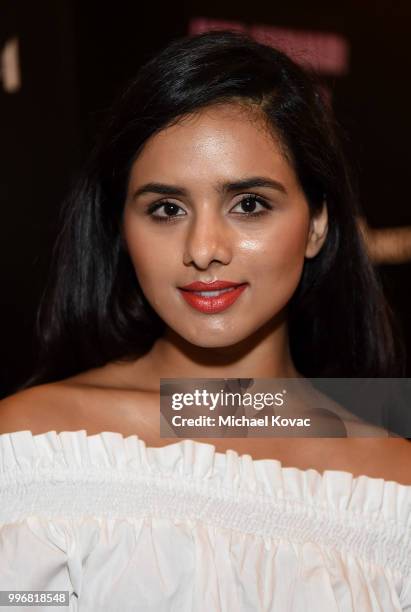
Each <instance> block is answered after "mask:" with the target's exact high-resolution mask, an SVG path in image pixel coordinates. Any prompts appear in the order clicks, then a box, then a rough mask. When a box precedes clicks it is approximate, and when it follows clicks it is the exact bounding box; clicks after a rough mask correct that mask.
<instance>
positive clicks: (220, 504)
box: [0, 430, 411, 612]
mask: <svg viewBox="0 0 411 612" xmlns="http://www.w3.org/2000/svg"><path fill="white" fill-rule="evenodd" d="M0 502H1V503H0V590H65V591H69V598H70V599H69V601H70V604H69V608H68V609H69V610H81V611H84V612H85V611H93V612H102V611H110V612H128V611H139V612H140V611H141V612H154V611H155V612H160V611H161V612H217V611H218V612H257V611H258V612H262V611H270V612H271V611H272V612H274V611H275V612H294V611H298V612H306V611H313V612H337V611H338V612H341V611H343V612H351V611H354V610H355V611H356V612H369V611H370V612H371V611H373V612H376V611H378V612H393V611H394V610H395V611H400V610H411V486H405V485H401V484H398V483H396V482H392V481H385V480H383V479H381V478H370V477H367V476H360V477H357V478H354V477H353V476H352V474H350V473H348V472H343V471H331V470H330V471H326V472H324V474H323V475H321V474H319V473H318V472H317V471H315V470H313V469H309V470H300V469H297V468H290V467H282V465H281V463H280V462H279V461H277V460H272V459H267V460H265V459H264V460H261V459H259V460H253V459H252V457H251V456H250V455H247V454H244V455H239V454H238V453H237V452H235V451H233V450H228V451H227V452H225V453H220V452H216V449H215V447H214V446H213V445H211V444H206V443H200V442H194V441H192V440H180V441H178V442H175V443H172V444H169V445H167V446H164V447H161V448H148V447H146V445H145V443H144V441H143V440H141V439H140V438H138V436H136V435H132V436H129V437H123V436H122V435H121V434H119V433H113V432H103V433H100V434H96V435H90V436H87V433H86V431H85V430H80V431H74V432H62V433H56V432H55V431H49V432H47V433H44V434H38V435H33V434H32V433H31V432H30V431H18V432H14V433H10V434H3V435H1V436H0ZM5 609H6V608H5ZM7 609H8V608H7ZM9 609H10V610H11V609H13V610H17V609H20V608H15V607H13V608H9ZM21 609H22V610H23V609H24V610H27V608H21ZM34 609H37V610H38V609H39V608H34ZM41 609H43V608H41ZM44 610H49V611H50V610H67V607H65V608H61V607H45V608H44Z"/></svg>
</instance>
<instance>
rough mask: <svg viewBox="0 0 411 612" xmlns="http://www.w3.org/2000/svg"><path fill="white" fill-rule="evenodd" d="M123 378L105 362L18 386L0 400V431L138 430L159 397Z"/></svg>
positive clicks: (131, 431) (113, 367)
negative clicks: (33, 384) (64, 376)
mask: <svg viewBox="0 0 411 612" xmlns="http://www.w3.org/2000/svg"><path fill="white" fill-rule="evenodd" d="M123 378H125V377H124V376H123V368H122V367H121V366H117V365H116V364H108V365H107V366H104V367H102V368H96V369H95V370H89V371H87V372H83V373H81V374H78V375H76V376H73V377H70V378H67V379H65V380H62V381H58V382H54V383H49V384H44V385H38V386H36V387H31V388H29V389H26V390H24V391H20V392H19V393H16V394H15V395H12V396H10V397H8V398H6V399H4V400H2V401H0V434H2V433H11V432H13V431H22V430H30V431H32V433H33V434H36V433H44V432H46V431H53V430H55V431H76V430H80V429H85V430H86V431H87V433H88V434H93V433H99V432H101V431H118V432H119V433H122V434H124V435H128V434H130V433H139V432H140V428H141V424H142V423H143V422H146V423H147V422H148V421H149V415H151V413H153V411H152V407H153V406H154V405H155V407H157V403H158V398H157V395H156V394H154V393H149V392H146V391H144V390H140V389H139V388H138V387H137V388H135V387H131V386H130V385H129V384H128V383H127V379H124V380H123ZM155 415H156V416H157V412H156V413H155ZM150 418H151V417H150ZM141 431H142V433H144V430H143V429H142V430H141Z"/></svg>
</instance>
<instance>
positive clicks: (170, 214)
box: [147, 200, 186, 221]
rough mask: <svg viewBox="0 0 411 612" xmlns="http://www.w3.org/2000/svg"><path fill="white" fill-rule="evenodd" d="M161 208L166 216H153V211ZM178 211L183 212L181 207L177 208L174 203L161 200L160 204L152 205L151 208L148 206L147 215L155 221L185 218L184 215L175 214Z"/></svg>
mask: <svg viewBox="0 0 411 612" xmlns="http://www.w3.org/2000/svg"><path fill="white" fill-rule="evenodd" d="M161 208H163V209H164V212H165V213H166V214H163V215H160V214H156V215H155V214H154V213H155V211H158V210H160V209H161ZM178 209H180V210H183V209H182V208H181V206H178V205H177V204H175V203H174V202H169V201H167V200H163V201H162V202H157V203H156V204H152V205H151V206H149V207H148V209H147V214H148V215H150V217H152V218H153V219H155V220H156V221H172V220H173V219H174V218H175V217H184V216H185V214H186V213H184V214H182V215H178V214H175V213H176V212H177V211H178Z"/></svg>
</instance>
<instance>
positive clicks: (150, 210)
mask: <svg viewBox="0 0 411 612" xmlns="http://www.w3.org/2000/svg"><path fill="white" fill-rule="evenodd" d="M246 200H252V201H253V202H256V203H257V204H261V206H264V209H265V210H260V211H258V212H245V213H235V214H239V216H240V217H246V218H247V219H249V218H253V219H255V218H257V217H261V216H263V215H266V214H267V211H268V210H272V206H270V204H268V202H266V201H265V200H264V199H263V198H261V197H260V196H257V195H254V194H252V193H250V194H247V195H244V197H243V198H242V199H241V200H240V201H239V202H237V204H236V205H235V206H238V205H240V204H242V203H243V202H244V201H246ZM167 204H171V205H173V206H176V207H177V208H181V206H178V204H175V203H174V202H170V201H169V200H162V201H161V202H156V203H155V204H151V205H150V206H149V207H148V208H147V214H148V215H149V216H150V217H151V218H152V219H153V221H156V222H157V221H158V222H159V223H170V222H171V223H173V222H174V220H175V219H178V218H179V217H184V216H185V215H171V216H165V217H159V216H156V215H154V214H153V213H154V212H155V211H156V210H158V209H160V208H161V207H162V206H166V205H167Z"/></svg>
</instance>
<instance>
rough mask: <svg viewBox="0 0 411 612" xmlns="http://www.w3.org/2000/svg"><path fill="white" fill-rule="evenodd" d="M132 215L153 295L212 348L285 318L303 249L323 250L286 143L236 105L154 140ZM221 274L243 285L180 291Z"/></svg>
mask: <svg viewBox="0 0 411 612" xmlns="http://www.w3.org/2000/svg"><path fill="white" fill-rule="evenodd" d="M247 213H248V214H247ZM123 223H124V228H123V229H124V237H125V240H126V244H127V247H128V251H129V254H130V257H131V260H132V262H133V265H134V268H135V271H136V275H137V279H138V282H139V283H140V286H141V288H142V290H143V292H144V294H145V296H146V298H147V300H148V301H149V303H150V304H151V306H152V307H153V309H154V310H155V311H156V312H157V314H158V315H159V316H160V317H161V318H162V319H163V321H164V322H165V323H166V325H167V326H168V327H169V328H171V329H172V330H174V331H175V332H176V333H178V334H179V335H180V336H182V337H183V338H184V339H186V340H187V341H188V342H190V343H193V344H195V345H197V346H201V347H223V346H229V345H232V344H235V343H237V342H239V341H241V340H243V339H245V338H247V337H248V336H249V335H251V334H252V333H254V332H256V331H257V330H258V329H259V328H260V327H261V326H263V325H265V324H267V323H268V322H269V321H271V320H273V322H274V320H278V315H280V314H281V313H282V312H283V311H284V309H285V307H286V305H287V303H288V302H289V300H290V298H291V296H292V295H293V293H294V291H295V289H296V287H297V285H298V282H299V279H300V277H301V273H302V269H303V265H304V258H305V257H306V256H307V257H311V256H313V255H315V254H316V252H317V251H318V250H319V246H318V245H316V244H314V243H313V232H312V231H311V230H312V222H310V213H309V208H308V204H307V201H306V198H305V196H304V194H303V192H302V189H301V187H300V185H299V183H298V180H297V177H296V174H295V172H294V170H293V168H292V167H291V165H290V164H289V162H288V161H287V160H286V158H285V156H284V154H283V153H282V151H281V147H280V145H279V144H278V142H276V140H275V138H274V137H273V136H272V134H270V133H269V131H268V130H267V128H266V127H265V124H264V122H263V120H262V119H261V118H259V117H258V115H257V114H256V113H255V112H252V111H250V110H246V109H245V108H244V107H240V106H239V105H235V104H231V105H226V106H215V107H209V108H207V109H204V110H201V111H199V112H197V113H195V114H193V115H190V116H188V117H185V118H184V119H183V120H181V121H180V122H179V123H178V124H177V125H174V126H171V127H168V128H166V129H164V130H162V131H161V132H159V133H157V134H155V135H154V136H152V137H151V138H150V139H149V140H148V141H147V142H146V144H145V145H144V147H143V149H142V151H141V153H140V154H139V156H138V158H137V159H136V161H135V162H134V164H133V166H132V169H131V173H130V178H129V185H128V194H127V199H126V203H125V209H124V220H123ZM317 247H318V248H317ZM216 280H224V281H229V282H232V283H235V284H238V283H240V284H241V285H242V286H241V287H240V288H239V289H237V290H236V291H235V292H234V293H233V290H232V289H229V290H228V291H225V292H224V294H225V295H224V294H221V295H222V296H223V295H224V297H221V298H219V297H213V296H211V297H210V296H203V297H201V296H197V295H196V294H195V293H193V292H187V291H182V290H181V287H184V286H186V285H188V284H190V283H193V282H195V281H202V282H204V283H208V282H212V281H216Z"/></svg>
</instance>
